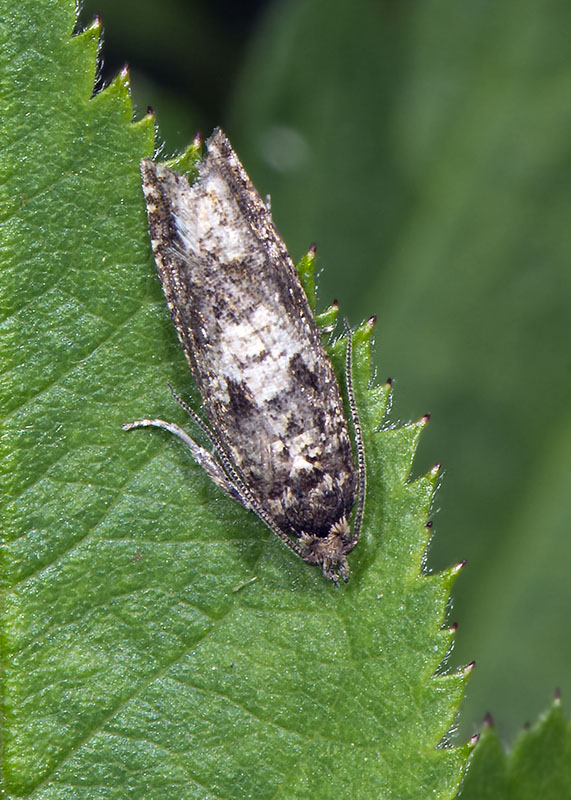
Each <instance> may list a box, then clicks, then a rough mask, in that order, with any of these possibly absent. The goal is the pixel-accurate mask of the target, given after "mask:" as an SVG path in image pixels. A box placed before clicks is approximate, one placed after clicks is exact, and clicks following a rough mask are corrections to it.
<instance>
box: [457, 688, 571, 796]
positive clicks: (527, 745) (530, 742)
mask: <svg viewBox="0 0 571 800" xmlns="http://www.w3.org/2000/svg"><path fill="white" fill-rule="evenodd" d="M569 787H571V723H570V722H565V720H564V719H563V715H562V713H561V704H560V702H559V699H558V698H556V699H555V701H554V703H553V705H552V706H551V708H550V710H549V712H548V713H547V714H545V715H544V716H543V717H542V718H541V719H540V720H539V722H537V723H536V725H534V727H533V728H531V729H529V730H523V731H522V732H521V733H520V735H519V737H518V739H517V741H516V743H515V745H514V747H513V749H512V751H511V752H510V753H506V752H505V750H504V748H503V746H502V744H501V742H500V739H499V737H498V734H497V732H496V730H495V728H494V727H493V725H492V724H491V721H490V720H488V721H487V722H486V724H485V725H484V729H483V731H482V736H481V738H480V741H479V742H478V744H477V746H476V748H475V750H474V753H473V755H472V758H471V760H470V766H469V769H468V771H467V773H466V777H465V779H464V782H463V785H462V790H461V791H460V793H459V795H458V800H536V799H537V798H538V797H541V799H542V800H561V798H563V797H569Z"/></svg>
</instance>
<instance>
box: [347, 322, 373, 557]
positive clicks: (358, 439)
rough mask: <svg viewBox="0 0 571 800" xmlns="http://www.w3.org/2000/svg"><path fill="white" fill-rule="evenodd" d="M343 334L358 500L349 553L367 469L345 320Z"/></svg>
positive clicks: (357, 531) (358, 528) (358, 523)
mask: <svg viewBox="0 0 571 800" xmlns="http://www.w3.org/2000/svg"><path fill="white" fill-rule="evenodd" d="M343 325H344V327H345V333H346V335H347V347H346V350H345V381H346V384H347V398H348V400H349V410H350V411H351V421H352V423H353V432H354V434H355V445H356V447H357V476H358V477H357V494H358V495H359V499H358V501H357V511H356V512H355V521H354V522H353V536H352V537H351V541H350V542H349V545H348V546H349V550H348V552H350V551H351V550H352V549H353V548H354V547H355V545H356V544H357V542H358V541H359V536H360V534H361V525H362V524H363V514H364V511H365V494H366V492H367V468H366V464H365V445H364V443H363V429H362V427H361V419H360V417H359V411H358V409H357V403H356V402H355V392H354V389H353V333H352V331H351V328H350V327H349V323H348V322H347V320H346V319H344V320H343Z"/></svg>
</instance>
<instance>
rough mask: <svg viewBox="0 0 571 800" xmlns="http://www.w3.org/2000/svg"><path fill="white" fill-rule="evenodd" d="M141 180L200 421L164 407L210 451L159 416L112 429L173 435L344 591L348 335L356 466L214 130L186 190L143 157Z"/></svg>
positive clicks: (236, 172) (276, 241)
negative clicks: (187, 422)
mask: <svg viewBox="0 0 571 800" xmlns="http://www.w3.org/2000/svg"><path fill="white" fill-rule="evenodd" d="M141 174H142V179H143V191H144V195H145V199H146V205H147V214H148V221H149V229H150V236H151V243H152V248H153V253H154V257H155V262H156V266H157V270H158V274H159V277H160V279H161V283H162V286H163V290H164V293H165V296H166V300H167V303H168V306H169V309H170V313H171V317H172V320H173V322H174V325H175V328H176V331H177V334H178V338H179V340H180V343H181V345H182V348H183V350H184V353H185V356H186V358H187V361H188V363H189V365H190V369H191V372H192V374H193V376H194V379H195V381H196V384H197V387H198V389H199V391H200V395H201V397H202V403H203V407H204V411H205V413H206V417H207V419H208V422H205V421H204V420H203V419H202V418H201V417H200V416H199V415H198V414H197V413H196V412H195V411H194V410H193V409H192V408H190V407H189V406H188V405H187V404H186V403H185V402H184V401H182V400H181V399H180V398H178V397H177V396H176V395H175V398H176V399H177V401H178V402H179V403H180V404H181V406H182V407H183V408H184V409H185V410H186V411H187V412H188V414H189V415H190V417H191V418H192V420H193V421H194V423H195V424H196V426H197V427H198V428H199V429H200V430H201V431H202V433H203V434H205V435H206V437H207V438H208V439H209V440H210V442H211V444H212V450H208V449H207V448H205V447H202V446H201V445H199V444H198V443H197V442H195V440H194V439H193V438H192V437H191V436H189V435H188V434H187V433H186V432H185V431H184V430H182V429H181V428H180V427H179V426H178V425H175V424H173V423H171V422H165V421H164V420H160V419H142V420H138V421H136V422H131V423H128V424H126V425H124V426H123V428H124V429H125V430H130V429H132V428H140V427H147V426H154V427H157V428H163V429H164V430H167V431H170V433H173V434H174V435H175V436H177V437H178V438H179V439H181V440H182V441H183V442H184V443H185V444H186V445H187V447H188V448H189V449H190V451H191V453H192V456H193V457H194V459H195V461H196V462H197V463H198V464H200V466H201V467H202V468H203V469H204V470H205V472H206V473H207V475H208V476H209V477H210V478H211V480H212V481H213V482H214V483H215V484H216V485H217V486H219V487H220V489H222V491H224V492H225V493H226V494H227V495H229V496H230V497H232V498H233V499H234V500H236V501H238V502H239V503H241V504H242V505H243V506H244V507H245V508H247V509H251V510H252V511H253V512H254V513H256V514H257V515H258V517H260V519H262V520H263V521H264V522H265V523H266V525H267V526H268V527H269V528H270V529H271V530H272V531H273V532H274V533H275V534H277V536H279V537H280V539H281V540H282V541H283V542H285V544H286V545H287V546H288V547H289V548H290V550H292V551H293V552H294V553H295V554H296V555H297V556H299V557H300V558H301V559H303V561H306V562H307V563H308V564H314V565H317V566H319V567H320V568H321V570H322V572H323V574H324V575H325V577H326V578H329V579H330V580H332V581H333V582H334V583H336V584H337V583H338V579H339V577H341V578H343V579H344V580H345V581H347V579H348V575H349V566H348V563H347V555H348V554H349V553H350V552H351V551H352V550H353V548H354V547H355V545H356V544H357V542H358V540H359V534H360V530H361V524H362V519H363V511H364V502H365V453H364V446H363V437H362V432H361V424H360V421H359V415H358V411H357V407H356V404H355V398H354V392H353V382H352V375H351V357H352V353H351V332H350V330H349V329H348V326H347V324H346V323H345V324H346V333H347V349H346V365H345V366H346V370H345V371H346V387H347V396H348V401H349V406H350V411H351V417H352V426H353V431H354V438H355V450H356V459H357V465H356V466H355V463H354V458H353V449H352V445H351V439H350V436H349V430H348V424H347V420H346V418H345V412H344V408H343V402H342V400H341V395H340V391H339V386H338V383H337V379H336V377H335V374H334V371H333V366H332V364H331V361H330V359H329V357H328V355H327V353H326V352H325V349H324V347H323V345H322V342H321V336H320V333H319V330H318V328H317V326H316V324H315V321H314V319H313V315H312V313H311V309H310V307H309V303H308V300H307V297H306V295H305V293H304V291H303V288H302V286H301V283H300V281H299V278H298V276H297V273H296V270H295V267H294V264H293V261H292V259H291V258H290V256H289V254H288V252H287V250H286V247H285V244H284V243H283V241H282V239H281V238H280V236H279V234H278V232H277V230H276V228H275V226H274V223H273V221H272V218H271V214H270V211H269V209H268V207H267V206H266V204H265V203H264V202H263V200H262V199H261V197H260V196H259V194H258V193H257V191H256V190H255V188H254V186H253V185H252V182H251V181H250V179H249V177H248V175H247V174H246V172H245V170H244V168H243V166H242V164H241V163H240V161H239V160H238V158H237V156H236V154H235V153H234V151H233V149H232V147H231V145H230V143H229V141H228V139H227V138H226V136H225V135H224V133H223V132H222V131H221V130H220V129H217V130H215V131H214V133H213V134H212V136H211V137H210V139H209V140H208V141H207V143H206V156H205V158H203V160H202V161H201V163H200V165H199V168H198V177H197V179H196V181H195V182H194V183H193V184H192V185H190V184H189V181H188V179H187V178H186V177H185V176H184V175H179V174H177V173H176V172H174V171H172V170H171V169H169V168H168V167H167V166H165V165H160V164H156V163H154V162H153V161H151V160H149V159H145V160H143V161H142V162H141ZM173 394H174V392H173ZM357 498H358V500H357ZM356 500H357V507H356V511H355V518H354V521H353V525H352V529H351V525H350V515H351V512H352V509H353V506H354V505H355V502H356Z"/></svg>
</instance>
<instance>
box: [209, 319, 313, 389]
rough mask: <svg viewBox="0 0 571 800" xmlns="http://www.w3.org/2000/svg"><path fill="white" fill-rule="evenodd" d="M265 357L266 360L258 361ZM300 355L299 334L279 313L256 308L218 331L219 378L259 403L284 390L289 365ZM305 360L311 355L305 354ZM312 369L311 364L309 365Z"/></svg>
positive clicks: (288, 378)
mask: <svg viewBox="0 0 571 800" xmlns="http://www.w3.org/2000/svg"><path fill="white" fill-rule="evenodd" d="M264 353H267V356H266V357H265V358H262V359H260V358H259V357H260V356H262V355H263V354H264ZM298 353H300V341H299V334H298V333H297V332H296V331H295V330H294V329H293V327H292V326H290V325H288V324H284V317H283V315H282V314H281V313H279V308H278V311H276V310H275V309H273V308H268V306H258V308H256V309H255V310H254V311H253V313H252V315H251V317H250V318H249V319H242V320H240V321H239V322H235V323H233V322H228V323H227V324H225V325H224V327H223V328H222V330H221V331H220V374H221V375H223V376H224V377H225V378H227V379H229V380H235V381H237V382H240V383H245V384H246V385H247V387H248V389H249V390H250V392H251V393H252V396H253V397H255V398H256V401H257V402H258V403H264V402H266V401H268V400H271V399H272V398H274V397H276V396H277V395H279V394H282V393H283V391H284V389H287V388H288V386H289V383H290V379H291V376H290V373H289V363H290V360H291V359H292V357H293V356H295V355H297V354H298ZM303 355H304V359H305V361H306V362H307V359H308V358H310V359H311V358H312V356H313V354H312V353H308V352H305V353H304V354H303ZM308 366H309V367H310V368H311V366H312V362H311V363H310V364H308Z"/></svg>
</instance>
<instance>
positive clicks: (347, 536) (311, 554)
mask: <svg viewBox="0 0 571 800" xmlns="http://www.w3.org/2000/svg"><path fill="white" fill-rule="evenodd" d="M300 544H301V545H302V547H303V550H302V552H301V554H300V555H301V557H302V559H303V560H304V561H306V562H307V563H308V564H315V565H316V566H319V567H321V571H322V572H323V574H324V576H325V577H326V578H328V579H329V580H330V581H333V583H334V584H335V585H336V586H338V584H339V578H340V577H341V578H342V579H343V580H344V581H345V583H347V581H348V580H349V564H348V563H347V555H348V553H350V552H351V550H352V549H353V547H354V546H355V542H354V540H353V539H352V537H351V531H350V528H349V523H348V522H347V520H346V518H345V517H342V518H341V519H340V520H339V521H338V522H336V523H335V525H333V526H332V528H331V530H330V531H329V533H328V534H327V536H315V535H314V534H302V535H301V537H300Z"/></svg>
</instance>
